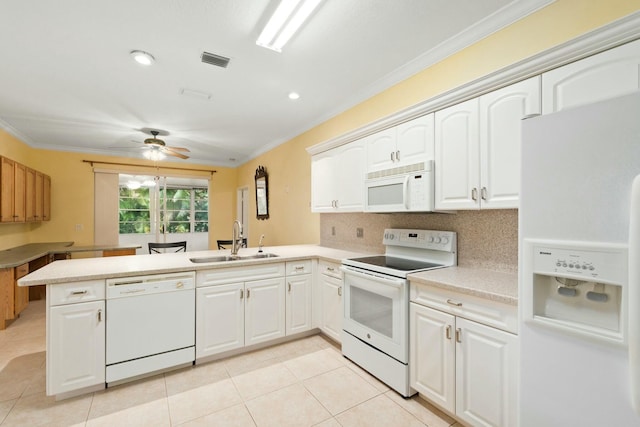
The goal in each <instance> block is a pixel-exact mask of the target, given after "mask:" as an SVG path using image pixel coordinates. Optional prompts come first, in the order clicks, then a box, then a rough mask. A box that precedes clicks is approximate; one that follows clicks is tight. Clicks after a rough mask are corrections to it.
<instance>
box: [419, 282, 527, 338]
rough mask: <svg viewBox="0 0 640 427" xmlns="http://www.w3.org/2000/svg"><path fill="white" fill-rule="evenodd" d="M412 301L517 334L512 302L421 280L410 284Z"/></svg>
mask: <svg viewBox="0 0 640 427" xmlns="http://www.w3.org/2000/svg"><path fill="white" fill-rule="evenodd" d="M410 289H411V290H410V298H411V301H412V302H415V303H417V304H421V305H424V306H427V307H431V308H435V309H436V310H440V311H444V312H445V313H450V314H453V315H454V316H459V317H463V318H465V319H469V320H473V321H476V322H478V323H482V324H484V325H487V326H491V327H494V328H497V329H501V330H503V331H506V332H510V333H513V334H517V331H518V308H517V307H516V306H512V305H508V304H503V303H500V302H495V301H491V300H488V299H484V298H479V297H476V296H473V295H466V294H462V293H459V292H455V291H450V290H446V289H441V288H437V287H435V286H429V285H424V284H414V283H412V284H411V288H410Z"/></svg>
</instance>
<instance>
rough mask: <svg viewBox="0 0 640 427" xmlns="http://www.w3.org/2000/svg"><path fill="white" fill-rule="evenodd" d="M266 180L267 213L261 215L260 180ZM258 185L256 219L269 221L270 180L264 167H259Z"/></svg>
mask: <svg viewBox="0 0 640 427" xmlns="http://www.w3.org/2000/svg"><path fill="white" fill-rule="evenodd" d="M261 179H264V206H265V209H266V212H265V213H263V214H261V213H260V203H259V202H258V180H261ZM255 183H256V218H257V219H269V178H268V175H267V171H266V169H265V168H264V166H258V168H257V169H256V176H255Z"/></svg>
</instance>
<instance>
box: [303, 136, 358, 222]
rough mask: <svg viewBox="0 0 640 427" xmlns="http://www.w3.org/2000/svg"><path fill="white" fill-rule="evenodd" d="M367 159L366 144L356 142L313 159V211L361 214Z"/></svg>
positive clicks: (317, 155)
mask: <svg viewBox="0 0 640 427" xmlns="http://www.w3.org/2000/svg"><path fill="white" fill-rule="evenodd" d="M365 159H366V155H365V146H364V142H363V141H355V142H352V143H349V144H346V145H343V146H341V147H336V148H333V149H331V150H328V151H325V152H324V153H320V154H316V155H315V156H313V157H312V159H311V210H312V211H313V212H362V211H363V210H364V179H365V174H364V170H365Z"/></svg>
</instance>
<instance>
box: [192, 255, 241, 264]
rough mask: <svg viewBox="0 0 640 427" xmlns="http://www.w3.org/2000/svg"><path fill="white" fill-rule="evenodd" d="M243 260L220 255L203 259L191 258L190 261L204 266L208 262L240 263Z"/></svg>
mask: <svg viewBox="0 0 640 427" xmlns="http://www.w3.org/2000/svg"><path fill="white" fill-rule="evenodd" d="M241 259H242V258H240V257H239V256H231V255H220V256H209V257H202V258H189V261H191V262H193V263H196V264H204V263H208V262H226V261H239V260H241Z"/></svg>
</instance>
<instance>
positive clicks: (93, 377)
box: [47, 284, 105, 396]
mask: <svg viewBox="0 0 640 427" xmlns="http://www.w3.org/2000/svg"><path fill="white" fill-rule="evenodd" d="M58 286H60V285H58ZM102 287H103V288H104V284H102ZM104 316H105V303H104V301H103V300H102V301H92V302H84V303H77V304H66V305H60V306H55V307H51V308H50V309H49V312H48V318H47V395H49V396H51V395H56V394H60V393H65V392H69V391H73V390H78V389H82V388H86V387H90V386H97V385H99V384H104V382H105V322H104V319H105V317H104Z"/></svg>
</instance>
